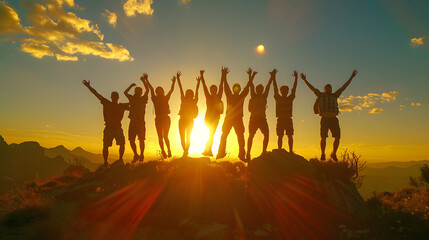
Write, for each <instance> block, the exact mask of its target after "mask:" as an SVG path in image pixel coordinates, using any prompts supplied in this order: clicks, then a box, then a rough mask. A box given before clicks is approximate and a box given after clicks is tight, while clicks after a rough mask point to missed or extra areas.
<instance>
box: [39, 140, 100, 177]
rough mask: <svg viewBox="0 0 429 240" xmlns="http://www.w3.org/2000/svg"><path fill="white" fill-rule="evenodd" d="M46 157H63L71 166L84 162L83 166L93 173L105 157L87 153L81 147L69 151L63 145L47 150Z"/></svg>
mask: <svg viewBox="0 0 429 240" xmlns="http://www.w3.org/2000/svg"><path fill="white" fill-rule="evenodd" d="M45 155H46V156H48V157H57V156H61V157H63V158H64V160H65V161H66V162H67V163H69V164H74V163H75V161H82V162H83V165H84V166H85V167H87V168H88V169H90V170H92V171H94V170H95V169H97V167H98V166H99V165H100V164H101V163H103V155H101V154H94V153H91V152H88V151H85V150H84V149H82V148H81V147H77V148H75V149H73V150H68V149H67V148H66V147H64V146H63V145H58V146H56V147H54V148H45Z"/></svg>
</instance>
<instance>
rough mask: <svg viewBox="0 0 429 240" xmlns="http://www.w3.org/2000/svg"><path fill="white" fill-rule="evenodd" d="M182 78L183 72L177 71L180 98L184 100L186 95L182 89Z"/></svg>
mask: <svg viewBox="0 0 429 240" xmlns="http://www.w3.org/2000/svg"><path fill="white" fill-rule="evenodd" d="M180 76H182V72H180V71H177V74H176V78H177V84H178V85H179V89H180V96H181V97H182V98H184V97H185V93H184V92H183V87H182V82H181V81H180Z"/></svg>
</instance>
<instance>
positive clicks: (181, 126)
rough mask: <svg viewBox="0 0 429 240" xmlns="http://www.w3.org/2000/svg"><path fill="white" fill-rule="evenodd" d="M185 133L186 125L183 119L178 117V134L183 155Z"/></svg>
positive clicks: (184, 151)
mask: <svg viewBox="0 0 429 240" xmlns="http://www.w3.org/2000/svg"><path fill="white" fill-rule="evenodd" d="M185 134H186V125H185V123H184V120H183V119H182V118H181V119H179V135H180V143H181V144H182V149H183V153H184V155H185V153H186V141H185Z"/></svg>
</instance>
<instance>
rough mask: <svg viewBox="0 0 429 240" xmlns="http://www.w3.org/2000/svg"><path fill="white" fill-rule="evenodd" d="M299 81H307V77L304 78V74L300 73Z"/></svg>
mask: <svg viewBox="0 0 429 240" xmlns="http://www.w3.org/2000/svg"><path fill="white" fill-rule="evenodd" d="M301 79H302V80H304V81H306V80H307V76H305V74H304V73H301Z"/></svg>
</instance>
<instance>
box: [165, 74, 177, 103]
mask: <svg viewBox="0 0 429 240" xmlns="http://www.w3.org/2000/svg"><path fill="white" fill-rule="evenodd" d="M174 83H176V77H174V76H173V78H171V87H170V91H169V92H168V93H167V98H168V99H170V97H171V94H172V93H173V91H174Z"/></svg>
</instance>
